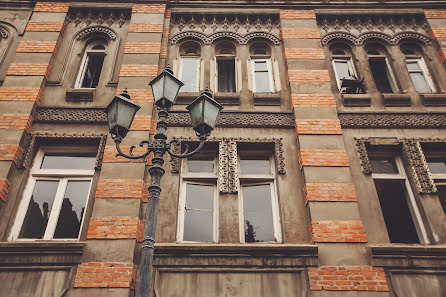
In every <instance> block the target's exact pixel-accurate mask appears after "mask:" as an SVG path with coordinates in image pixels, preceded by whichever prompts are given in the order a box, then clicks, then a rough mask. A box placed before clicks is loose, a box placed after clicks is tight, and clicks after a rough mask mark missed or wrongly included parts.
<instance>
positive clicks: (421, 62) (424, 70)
mask: <svg viewBox="0 0 446 297" xmlns="http://www.w3.org/2000/svg"><path fill="white" fill-rule="evenodd" d="M413 62H416V63H417V64H418V66H419V67H420V70H409V68H408V67H407V63H413ZM405 63H406V69H407V71H408V72H409V76H410V74H411V73H421V74H422V75H423V77H424V79H425V80H426V82H427V85H428V87H429V88H430V93H433V92H436V89H435V86H434V83H433V81H432V77H431V76H430V73H429V71H428V70H427V66H426V63H425V62H424V59H423V58H408V59H406V60H405ZM410 79H411V81H412V84H413V86H414V88H415V90H416V87H415V83H414V82H413V80H412V77H410Z"/></svg>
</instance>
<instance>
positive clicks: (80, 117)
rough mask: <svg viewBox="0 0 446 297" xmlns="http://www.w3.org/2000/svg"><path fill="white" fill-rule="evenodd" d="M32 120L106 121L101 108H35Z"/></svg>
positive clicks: (55, 121) (57, 121)
mask: <svg viewBox="0 0 446 297" xmlns="http://www.w3.org/2000/svg"><path fill="white" fill-rule="evenodd" d="M33 118H34V121H37V122H52V123H101V124H103V123H107V114H106V113H105V112H104V109H102V108H94V109H93V108H37V110H36V112H35V113H34V116H33Z"/></svg>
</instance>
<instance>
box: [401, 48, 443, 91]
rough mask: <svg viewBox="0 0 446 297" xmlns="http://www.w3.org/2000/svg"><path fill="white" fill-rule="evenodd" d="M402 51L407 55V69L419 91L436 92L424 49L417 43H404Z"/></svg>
mask: <svg viewBox="0 0 446 297" xmlns="http://www.w3.org/2000/svg"><path fill="white" fill-rule="evenodd" d="M401 51H402V52H403V54H404V56H405V62H406V67H407V71H408V72H409V75H410V78H411V79H412V83H413V85H414V87H415V89H416V90H417V92H418V93H432V92H435V91H436V90H435V87H434V83H433V82H432V78H431V76H430V75H429V71H428V70H427V67H426V63H425V61H424V59H423V56H422V51H421V49H420V48H419V47H418V45H416V44H402V45H401Z"/></svg>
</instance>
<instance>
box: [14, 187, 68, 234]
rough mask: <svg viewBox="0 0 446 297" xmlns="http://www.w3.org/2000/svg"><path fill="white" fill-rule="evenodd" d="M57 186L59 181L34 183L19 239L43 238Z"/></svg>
mask: <svg viewBox="0 0 446 297" xmlns="http://www.w3.org/2000/svg"><path fill="white" fill-rule="evenodd" d="M58 185H59V181H46V180H45V181H44V180H38V181H36V184H35V185H34V190H33V194H32V196H31V200H30V202H29V205H28V210H27V211H26V215H25V219H24V220H23V225H22V229H21V230H20V234H19V238H38V239H42V238H43V235H44V234H45V229H46V225H47V224H48V218H49V216H50V213H51V209H52V207H53V202H54V197H55V196H56V191H57V187H58Z"/></svg>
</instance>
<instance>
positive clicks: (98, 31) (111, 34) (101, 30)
mask: <svg viewBox="0 0 446 297" xmlns="http://www.w3.org/2000/svg"><path fill="white" fill-rule="evenodd" d="M93 35H96V36H97V35H105V36H106V37H107V38H108V39H110V40H115V39H116V36H117V35H116V32H115V31H113V30H112V29H110V28H107V27H104V26H92V27H87V28H85V29H83V30H82V31H80V32H79V33H77V35H76V39H77V40H84V39H87V38H89V37H91V36H93Z"/></svg>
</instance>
